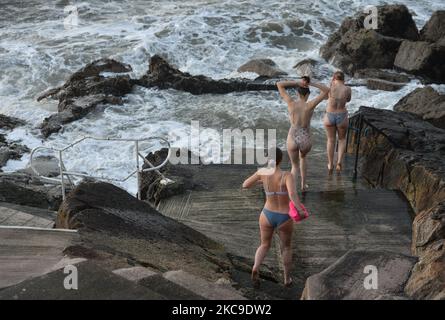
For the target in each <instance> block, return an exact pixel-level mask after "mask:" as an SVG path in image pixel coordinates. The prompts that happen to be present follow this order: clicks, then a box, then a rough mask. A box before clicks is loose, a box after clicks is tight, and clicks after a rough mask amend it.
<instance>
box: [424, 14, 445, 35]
mask: <svg viewBox="0 0 445 320" xmlns="http://www.w3.org/2000/svg"><path fill="white" fill-rule="evenodd" d="M420 37H421V39H422V40H424V41H430V42H436V41H440V40H441V39H443V38H445V10H439V11H435V12H434V13H433V15H432V16H431V18H430V20H428V22H427V23H426V24H425V25H424V26H423V28H422V30H421V31H420Z"/></svg>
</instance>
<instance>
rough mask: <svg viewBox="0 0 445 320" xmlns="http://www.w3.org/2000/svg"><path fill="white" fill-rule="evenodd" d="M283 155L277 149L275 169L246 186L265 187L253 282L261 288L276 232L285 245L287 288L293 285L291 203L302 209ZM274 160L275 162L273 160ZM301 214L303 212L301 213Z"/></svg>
mask: <svg viewBox="0 0 445 320" xmlns="http://www.w3.org/2000/svg"><path fill="white" fill-rule="evenodd" d="M282 159H283V153H282V151H281V150H280V149H278V148H276V151H275V160H274V161H275V165H274V166H273V167H272V168H271V169H260V170H258V171H257V172H256V173H255V174H254V175H252V176H250V177H249V178H248V179H246V181H244V183H243V188H251V187H253V186H255V185H257V184H263V186H264V191H265V194H266V203H265V204H264V208H263V210H262V211H261V214H260V219H259V223H260V232H261V245H260V246H259V247H258V249H257V251H256V254H255V264H254V266H253V268H252V281H253V282H254V285H255V286H258V285H259V270H260V265H261V263H262V262H263V260H264V258H265V257H266V254H267V252H268V251H269V249H270V246H271V244H272V237H273V234H274V231H275V230H277V231H278V235H279V236H280V242H281V254H282V256H283V266H284V285H285V286H289V285H291V284H292V279H291V276H290V270H291V266H292V247H291V243H292V230H293V220H292V219H290V216H289V213H288V212H289V201H291V200H292V202H293V203H294V205H295V207H297V208H299V209H301V203H300V199H299V198H298V194H297V192H296V188H295V182H294V179H293V177H292V175H291V174H290V172H285V171H282V170H281V169H280V164H281V160H282ZM270 160H273V159H269V161H270ZM301 212H303V211H302V210H301Z"/></svg>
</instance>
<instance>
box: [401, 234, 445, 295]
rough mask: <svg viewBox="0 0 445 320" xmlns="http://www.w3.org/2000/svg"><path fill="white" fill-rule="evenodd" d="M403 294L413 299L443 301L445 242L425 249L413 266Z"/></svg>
mask: <svg viewBox="0 0 445 320" xmlns="http://www.w3.org/2000/svg"><path fill="white" fill-rule="evenodd" d="M405 293H406V294H407V295H408V296H410V297H411V298H413V299H427V300H445V240H444V239H442V240H439V241H437V242H434V243H432V244H431V245H430V246H428V247H427V248H426V250H425V251H424V252H423V254H422V255H421V256H420V259H419V262H418V263H417V264H416V265H415V266H414V268H413V270H412V274H411V277H410V278H409V281H408V283H407V285H406V288H405Z"/></svg>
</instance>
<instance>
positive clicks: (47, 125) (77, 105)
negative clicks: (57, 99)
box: [40, 80, 126, 137]
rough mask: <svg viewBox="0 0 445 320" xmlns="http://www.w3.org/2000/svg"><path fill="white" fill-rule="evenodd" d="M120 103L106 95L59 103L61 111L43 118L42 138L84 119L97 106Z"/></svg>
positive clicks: (41, 126) (115, 98) (118, 100)
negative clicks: (68, 124)
mask: <svg viewBox="0 0 445 320" xmlns="http://www.w3.org/2000/svg"><path fill="white" fill-rule="evenodd" d="M125 81H126V80H125ZM121 102H122V100H120V98H117V97H114V96H113V97H112V96H107V95H91V96H86V97H80V98H78V99H69V100H65V101H63V102H62V103H59V108H60V109H61V111H59V112H58V113H56V114H54V115H51V116H49V117H48V118H45V119H44V120H43V122H42V124H41V125H40V129H41V131H42V134H43V136H44V137H49V136H50V135H51V134H52V133H55V132H58V131H59V130H61V129H62V128H63V125H64V124H67V123H70V122H73V121H76V120H79V119H81V118H83V117H85V116H86V115H87V114H88V113H90V112H91V111H93V110H94V109H95V108H96V107H97V106H98V105H101V104H107V103H110V104H120V103H121Z"/></svg>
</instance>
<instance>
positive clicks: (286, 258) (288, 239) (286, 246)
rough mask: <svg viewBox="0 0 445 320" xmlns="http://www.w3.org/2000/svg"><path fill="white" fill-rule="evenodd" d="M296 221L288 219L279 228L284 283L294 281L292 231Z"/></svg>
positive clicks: (287, 283) (288, 283)
mask: <svg viewBox="0 0 445 320" xmlns="http://www.w3.org/2000/svg"><path fill="white" fill-rule="evenodd" d="M293 229H294V223H293V221H292V220H290V219H289V220H288V221H287V222H285V223H283V224H282V225H281V226H280V227H279V228H278V234H279V236H280V242H281V255H282V256H283V266H284V285H290V284H291V282H292V279H291V276H290V271H291V268H292V245H291V244H292V232H293Z"/></svg>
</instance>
